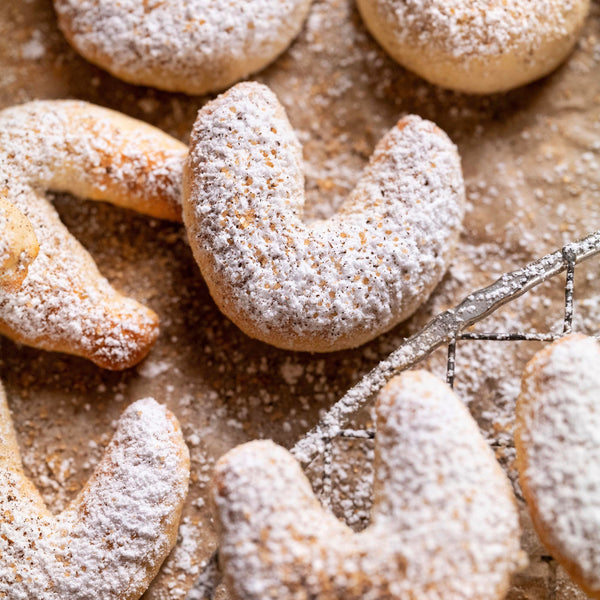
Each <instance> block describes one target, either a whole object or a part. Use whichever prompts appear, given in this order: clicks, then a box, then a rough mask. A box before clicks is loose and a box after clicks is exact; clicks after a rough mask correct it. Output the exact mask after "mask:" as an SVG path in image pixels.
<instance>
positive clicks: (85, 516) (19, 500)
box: [0, 388, 189, 600]
mask: <svg viewBox="0 0 600 600" xmlns="http://www.w3.org/2000/svg"><path fill="white" fill-rule="evenodd" d="M0 448H1V450H2V452H0V490H1V493H0V531H1V532H2V534H1V535H0V598H9V599H10V600H32V599H33V598H35V600H89V598H98V599H102V600H136V599H137V598H139V597H140V596H141V595H142V594H143V593H144V591H145V590H146V588H147V587H148V585H149V584H150V581H152V579H153V578H154V576H155V575H156V573H157V572H158V569H159V568H160V565H161V564H162V562H163V560H164V559H165V558H166V556H167V555H168V554H169V552H170V551H171V549H172V547H173V546H174V544H175V541H176V538H177V528H178V524H179V519H180V516H181V510H182V507H183V501H184V499H185V497H186V495H187V488H188V477H189V454H188V450H187V447H186V445H185V443H184V441H183V436H182V434H181V430H180V428H179V424H178V423H177V420H176V419H175V417H174V416H173V415H172V414H171V413H170V412H169V411H168V410H167V409H165V408H164V407H163V406H161V405H159V404H157V403H156V402H155V401H154V400H152V399H149V398H147V399H145V400H139V401H137V402H135V403H134V404H132V405H131V406H129V407H128V408H127V409H126V410H125V412H124V413H123V415H122V416H121V418H120V419H119V422H118V424H117V430H116V432H115V434H114V436H113V438H112V441H111V442H110V444H109V445H108V447H107V449H106V452H105V454H104V457H103V459H102V461H101V462H100V464H99V465H98V467H97V468H96V470H95V471H94V474H93V475H92V477H91V478H90V480H89V481H88V482H87V484H86V485H85V487H84V488H83V490H82V491H81V492H80V493H79V495H78V496H77V497H76V498H75V499H74V500H73V501H72V502H71V503H70V504H69V506H67V508H66V509H65V510H63V511H62V512H61V513H60V514H58V515H53V514H51V513H50V511H49V510H48V509H47V507H46V505H45V504H44V501H43V500H42V498H41V496H40V495H39V493H38V491H37V489H36V488H35V486H34V485H33V483H32V482H31V481H30V480H29V479H28V478H27V477H26V476H25V474H24V473H23V467H22V464H21V459H20V457H19V449H18V446H17V440H16V437H15V432H14V430H13V427H12V423H11V419H10V414H9V411H8V407H7V405H6V400H5V398H4V395H3V392H2V390H1V388H0Z"/></svg>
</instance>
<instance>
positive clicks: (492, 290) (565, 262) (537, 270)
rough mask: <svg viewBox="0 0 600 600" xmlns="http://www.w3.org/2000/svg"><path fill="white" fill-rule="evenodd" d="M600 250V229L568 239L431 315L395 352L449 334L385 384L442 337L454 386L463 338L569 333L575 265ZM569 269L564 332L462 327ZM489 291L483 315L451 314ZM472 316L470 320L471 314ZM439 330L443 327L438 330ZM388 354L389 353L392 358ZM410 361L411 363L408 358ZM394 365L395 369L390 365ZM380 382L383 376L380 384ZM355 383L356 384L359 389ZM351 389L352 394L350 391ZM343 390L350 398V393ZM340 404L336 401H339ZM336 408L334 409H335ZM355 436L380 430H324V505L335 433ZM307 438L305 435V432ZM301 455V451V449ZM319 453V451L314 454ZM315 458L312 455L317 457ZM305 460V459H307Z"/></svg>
mask: <svg viewBox="0 0 600 600" xmlns="http://www.w3.org/2000/svg"><path fill="white" fill-rule="evenodd" d="M598 253H600V232H595V233H593V234H591V235H589V236H587V237H586V238H583V239H582V240H580V241H578V242H575V243H573V244H568V245H566V246H564V247H563V248H562V249H561V250H559V251H557V252H555V253H553V254H550V255H547V256H545V257H543V258H542V259H539V260H538V261H535V262H533V263H530V264H529V265H527V266H526V267H524V268H523V269H519V270H518V271H515V272H513V273H508V274H505V275H503V276H502V277H501V278H500V279H499V280H498V281H496V282H495V283H494V284H492V285H491V286H489V287H487V288H484V289H482V290H479V291H477V292H475V293H473V294H471V295H470V296H468V297H467V298H465V300H463V302H462V303H461V304H459V305H458V306H457V307H456V308H455V309H451V310H450V311H447V312H446V313H442V314H441V315H439V316H438V317H436V318H435V319H433V320H432V321H430V322H429V323H428V324H427V325H426V326H425V328H424V329H423V330H422V331H421V332H419V333H418V334H416V336H413V338H410V339H409V340H407V341H406V342H405V343H404V344H403V345H402V346H401V348H399V349H398V350H397V351H396V352H394V354H398V352H399V351H401V350H402V348H403V347H404V346H405V345H406V344H408V343H410V340H411V339H414V338H416V339H419V337H420V336H422V334H423V332H425V331H427V330H428V329H430V328H432V327H433V326H435V325H436V323H437V324H438V325H439V324H440V323H441V324H446V325H449V328H447V330H446V331H445V334H446V339H445V340H440V343H439V344H438V343H435V342H434V341H433V340H430V339H427V340H426V342H427V343H426V344H422V347H421V352H418V353H416V354H418V356H415V357H414V358H415V360H404V361H401V362H400V363H399V364H396V365H395V366H394V368H393V369H389V368H388V369H387V370H386V375H385V381H383V384H385V383H386V382H387V381H388V380H389V379H390V378H391V377H392V376H393V375H394V374H396V373H399V372H400V371H402V370H404V369H406V368H408V367H409V366H412V365H414V364H416V363H417V362H420V361H421V360H423V359H424V358H425V357H426V356H428V355H429V354H430V353H431V352H433V350H434V349H435V348H437V347H438V346H439V345H442V344H443V343H446V345H447V360H446V382H447V383H448V385H449V386H450V387H454V380H455V377H456V353H457V345H458V342H461V341H467V340H468V341H489V342H516V341H538V342H553V341H555V340H557V339H559V338H561V337H562V336H564V335H567V334H569V333H571V332H572V330H573V315H574V299H575V268H576V266H577V264H578V263H580V262H582V261H584V260H586V259H588V258H591V257H592V256H595V255H597V254H598ZM563 271H565V272H566V276H565V286H564V315H563V325H562V332H561V333H560V334H555V333H542V332H529V333H522V332H490V333H474V332H464V331H462V330H463V329H465V328H466V327H468V326H469V325H471V324H472V322H476V321H479V320H481V319H483V318H485V317H487V316H489V315H490V314H492V312H495V311H496V310H497V309H498V308H499V307H500V306H502V305H503V304H505V303H506V302H510V301H511V300H514V299H515V298H517V297H518V296H521V295H522V294H524V293H525V292H526V291H528V290H530V289H531V288H532V287H535V286H537V285H539V284H540V283H542V282H543V281H546V280H547V279H549V278H551V277H554V276H556V275H558V274H559V273H561V272H563ZM515 282H518V283H519V284H520V285H519V286H518V287H515V286H514V285H513V284H514V283H515ZM498 290H502V291H503V294H502V295H501V296H499V297H497V294H496V292H497V291H498ZM485 297H487V298H488V299H489V300H490V303H489V304H486V307H485V310H484V311H482V314H481V316H479V315H478V318H476V319H474V320H473V321H472V322H467V321H464V322H463V321H461V320H460V319H458V320H454V319H452V318H450V316H451V315H454V314H456V313H457V312H460V311H461V308H462V312H468V311H465V307H466V306H469V305H473V304H476V303H477V302H478V301H479V300H480V299H481V298H485ZM469 321H470V320H469ZM438 333H441V331H440V332H438ZM388 360H389V359H388ZM405 363H408V364H405ZM381 366H382V365H381V364H380V365H378V366H377V367H376V368H375V369H374V370H373V371H372V372H371V373H370V374H369V375H367V377H366V378H365V379H368V378H372V379H374V377H373V375H374V374H375V375H376V374H377V373H378V370H379V369H380V368H381ZM392 370H393V371H394V372H393V373H392V372H391V371H392ZM361 384H364V380H363V381H361V382H360V383H359V384H358V386H357V387H359V386H361ZM376 385H377V386H378V387H381V385H379V381H378V382H377V384H376ZM354 389H355V388H353V390H354ZM375 391H376V390H375V389H372V390H371V393H370V395H369V397H366V396H365V397H363V399H364V402H361V403H360V404H361V407H362V405H364V404H366V403H367V402H368V400H369V399H370V398H371V397H372V396H373V394H374V393H375ZM351 392H352V390H350V392H349V393H348V394H350V393H351ZM348 394H346V396H344V398H346V397H347V396H348ZM344 398H343V399H342V400H340V402H338V404H340V403H342V402H343V400H344ZM336 406H337V405H336ZM357 408H359V407H357V406H355V407H354V410H357ZM333 410H335V406H334V407H333V408H332V411H333ZM330 412H331V411H330ZM327 416H328V415H326V417H325V418H324V419H323V421H325V420H327ZM318 430H319V425H317V427H316V428H315V429H314V430H313V431H311V432H309V434H308V436H310V435H311V434H314V432H315V431H318ZM308 436H307V437H308ZM340 438H341V439H343V438H345V439H353V440H373V439H375V430H374V429H353V428H345V429H341V428H340V429H338V430H335V429H334V430H333V431H330V433H329V434H324V433H323V432H321V433H320V436H319V438H317V441H318V442H319V445H320V449H319V454H320V455H321V457H322V473H321V479H320V481H317V482H316V483H318V484H320V500H321V502H322V504H323V505H325V506H327V507H330V504H331V499H332V496H333V493H332V487H333V484H332V471H333V443H334V441H335V440H336V439H340ZM304 439H306V438H304ZM302 442H303V440H300V442H299V443H298V444H297V445H296V446H295V447H294V449H293V450H292V452H294V451H295V450H296V449H297V448H298V447H301V444H302ZM298 455H299V456H300V457H301V458H303V457H302V453H301V452H299V453H298ZM312 458H314V456H313V457H312ZM312 458H311V460H312ZM304 462H305V463H306V460H304Z"/></svg>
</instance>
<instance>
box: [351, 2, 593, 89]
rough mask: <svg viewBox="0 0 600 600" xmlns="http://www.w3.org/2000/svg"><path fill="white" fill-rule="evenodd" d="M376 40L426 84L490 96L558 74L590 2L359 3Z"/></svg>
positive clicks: (579, 29) (573, 42)
mask: <svg viewBox="0 0 600 600" xmlns="http://www.w3.org/2000/svg"><path fill="white" fill-rule="evenodd" d="M357 4H358V7H359V10H360V12H361V15H362V17H363V20H364V22H365V24H366V26H367V28H368V29H369V31H370V32H371V34H372V35H373V37H375V39H376V40H377V41H378V42H379V43H380V44H381V45H382V46H383V47H384V49H385V50H386V51H387V52H388V54H389V55H390V56H391V57H392V58H394V59H395V60H396V61H397V62H399V63H400V64H401V65H403V66H404V67H406V68H407V69H409V70H410V71H414V72H415V73H417V74H418V75H420V76H421V77H423V78H424V79H426V80H427V81H429V82H431V83H435V84H437V85H440V86H442V87H446V88H450V89H455V90H459V91H463V92H468V93H476V94H489V93H493V92H501V91H505V90H509V89H511V88H515V87H518V86H520V85H524V84H526V83H529V82H531V81H534V80H536V79H539V78H540V77H543V76H544V75H547V74H548V73H550V72H551V71H553V70H554V69H555V68H556V67H557V66H558V65H560V63H562V62H563V61H564V60H565V59H566V57H567V56H568V54H569V53H570V52H571V50H572V49H573V46H574V45H575V42H576V41H577V39H578V36H579V33H580V31H581V28H582V26H583V23H584V21H585V18H586V16H587V14H588V12H589V8H590V2H589V0H535V2H531V1H530V0H511V1H510V2H506V1H505V0H357Z"/></svg>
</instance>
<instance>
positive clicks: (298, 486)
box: [213, 372, 524, 600]
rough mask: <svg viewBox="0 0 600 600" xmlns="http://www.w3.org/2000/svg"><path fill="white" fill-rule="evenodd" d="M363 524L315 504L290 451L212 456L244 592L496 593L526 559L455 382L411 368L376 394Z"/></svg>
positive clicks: (229, 561)
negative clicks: (368, 504) (352, 525)
mask: <svg viewBox="0 0 600 600" xmlns="http://www.w3.org/2000/svg"><path fill="white" fill-rule="evenodd" d="M375 454H376V459H375V460H376V465H375V466H376V468H375V484H374V505H373V509H372V520H371V525H370V526H369V527H368V528H367V529H366V530H364V531H363V532H361V533H359V534H355V533H353V532H351V531H350V529H349V528H348V527H346V526H345V525H343V524H342V523H340V522H339V521H337V520H336V519H335V518H334V517H333V515H331V513H329V512H327V511H325V510H323V508H322V507H321V506H320V505H319V503H318V502H317V500H316V498H315V497H314V494H313V492H312V490H311V487H310V484H309V482H308V480H307V479H306V477H305V476H304V475H303V473H302V471H301V469H300V466H299V464H298V463H297V462H296V461H295V460H294V459H293V458H292V457H291V455H290V454H289V453H288V452H287V451H286V450H284V449H283V448H280V447H278V446H276V445H274V444H273V443H272V442H250V443H249V444H245V445H243V446H240V447H238V448H236V449H234V450H232V451H231V452H230V453H228V454H226V455H225V456H224V457H223V458H222V459H221V460H220V461H219V463H218V464H217V467H216V471H215V477H214V482H213V486H214V487H213V498H214V502H215V505H216V508H217V516H218V525H219V528H220V533H221V545H220V557H221V559H222V561H223V566H224V571H225V574H226V577H227V580H228V581H229V583H230V585H231V588H232V589H233V590H234V592H235V594H236V597H237V598H244V600H258V599H259V598H260V599H261V600H264V599H265V598H273V599H275V598H276V599H277V600H291V599H292V598H299V597H310V598H319V599H321V600H334V599H336V600H337V599H339V598H344V599H345V600H359V599H362V598H365V597H368V598H373V599H380V598H386V599H401V598H421V599H424V600H425V599H431V600H434V599H438V598H455V599H464V600H467V599H469V600H488V599H489V600H492V599H500V598H503V597H504V594H505V593H506V590H507V589H508V585H509V579H510V575H511V574H512V573H513V572H515V571H516V570H518V569H520V568H521V567H522V566H524V555H523V553H522V552H521V550H520V548H519V537H520V531H519V519H518V511H517V507H516V502H515V500H514V496H513V493H512V488H511V486H510V483H509V481H508V479H507V478H506V476H505V475H504V473H503V472H502V470H501V469H500V467H499V465H498V464H497V462H496V460H495V458H494V455H493V453H492V451H491V450H490V448H489V447H487V445H486V443H485V441H484V440H483V438H482V437H481V434H480V433H479V429H478V427H477V425H476V423H475V422H474V421H473V419H472V418H471V416H470V415H469V413H468V411H467V410H466V409H465V407H464V406H463V405H462V403H461V402H460V400H459V399H458V398H457V397H456V396H455V395H454V394H453V392H452V391H451V390H450V389H449V388H448V387H447V386H446V385H445V384H444V383H442V382H440V381H438V380H437V379H435V378H434V377H433V376H431V375H429V374H427V373H425V372H414V373H407V374H404V375H402V376H401V377H398V378H395V379H393V380H392V381H391V382H390V383H389V384H388V385H387V386H386V388H384V390H383V391H382V393H381V394H380V396H379V399H378V403H377V436H376V449H375Z"/></svg>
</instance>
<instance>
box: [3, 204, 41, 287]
mask: <svg viewBox="0 0 600 600" xmlns="http://www.w3.org/2000/svg"><path fill="white" fill-rule="evenodd" d="M39 249H40V247H39V245H38V241H37V238H36V235H35V231H34V230H33V227H32V226H31V223H30V222H29V220H28V219H27V217H25V216H24V215H23V214H22V213H21V212H20V211H18V210H17V209H16V208H15V207H14V206H13V205H12V204H11V203H10V202H7V201H6V199H5V198H3V197H2V196H0V288H2V289H5V290H15V289H17V288H18V287H19V286H20V285H21V283H22V282H23V279H25V277H26V276H27V269H28V268H29V265H30V264H31V263H32V262H33V261H34V260H35V257H36V256H37V255H38V252H39Z"/></svg>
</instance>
